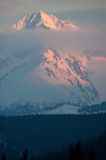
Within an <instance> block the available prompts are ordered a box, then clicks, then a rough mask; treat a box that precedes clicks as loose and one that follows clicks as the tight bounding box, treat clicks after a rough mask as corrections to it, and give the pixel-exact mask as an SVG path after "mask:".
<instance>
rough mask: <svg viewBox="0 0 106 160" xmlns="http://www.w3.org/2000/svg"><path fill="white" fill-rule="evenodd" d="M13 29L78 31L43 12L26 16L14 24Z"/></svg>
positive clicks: (65, 22) (70, 23)
mask: <svg viewBox="0 0 106 160" xmlns="http://www.w3.org/2000/svg"><path fill="white" fill-rule="evenodd" d="M13 28H14V29H16V30H22V29H35V28H45V29H50V30H55V31H60V30H71V31H77V30H78V29H79V27H78V26H77V25H75V24H73V23H72V22H70V21H67V20H66V21H63V20H59V19H58V18H57V17H55V16H53V15H49V14H47V13H45V12H43V11H39V12H34V13H30V14H28V15H26V16H25V17H24V18H23V19H21V20H19V22H18V23H17V24H14V25H13Z"/></svg>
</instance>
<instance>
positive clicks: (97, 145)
mask: <svg viewBox="0 0 106 160" xmlns="http://www.w3.org/2000/svg"><path fill="white" fill-rule="evenodd" d="M0 158H1V160H9V159H8V158H7V156H6V154H5V153H3V154H2V155H1V157H0ZM17 158H18V159H14V160H106V132H105V133H104V134H103V135H102V136H100V137H99V138H95V139H93V140H91V141H89V142H87V143H86V144H83V143H81V142H76V143H73V144H72V145H71V146H70V147H69V146H68V147H67V148H66V149H63V150H62V151H59V152H58V151H57V152H49V153H48V154H47V155H45V156H38V157H36V156H32V157H31V155H30V151H28V149H25V150H24V151H23V152H22V153H21V155H20V156H19V157H17ZM11 160H12V159H11Z"/></svg>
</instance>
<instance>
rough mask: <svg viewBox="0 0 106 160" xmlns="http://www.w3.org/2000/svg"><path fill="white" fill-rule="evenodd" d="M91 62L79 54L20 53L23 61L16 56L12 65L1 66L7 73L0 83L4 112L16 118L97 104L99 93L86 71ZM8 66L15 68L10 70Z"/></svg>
mask: <svg viewBox="0 0 106 160" xmlns="http://www.w3.org/2000/svg"><path fill="white" fill-rule="evenodd" d="M17 54H18V53H17ZM19 60H20V61H19ZM7 61H8V60H7ZM15 62H17V63H15ZM88 62H89V58H88V57H87V56H84V55H82V54H80V53H70V54H68V53H67V52H66V53H64V52H62V51H57V50H53V49H46V50H45V51H39V52H38V53H37V52H32V53H30V52H29V53H27V54H24V55H23V53H21V55H20V58H19V57H17V55H16V56H14V57H13V62H12V63H13V65H12V64H11V63H9V62H7V63H6V65H5V64H3V66H4V67H1V68H3V69H4V68H5V72H4V73H5V74H3V70H2V69H1V73H2V75H3V77H1V82H0V88H1V93H2V94H1V95H0V105H2V106H5V107H4V108H1V109H2V110H3V113H5V109H6V113H8V114H12V113H13V114H15V115H17V114H19V115H20V114H36V113H42V112H43V113H44V111H49V110H51V109H55V111H56V110H57V111H58V112H60V111H59V110H60V109H59V110H58V109H56V108H58V107H60V106H62V107H60V108H62V110H61V112H63V113H65V107H66V108H67V109H66V112H67V111H68V110H70V112H74V111H73V108H74V107H76V106H77V107H76V109H75V112H77V108H81V107H83V106H85V105H92V104H95V103H98V93H97V91H96V89H95V88H94V86H93V84H92V83H91V81H90V79H89V75H88V72H87V63H88ZM7 64H10V66H12V67H10V68H11V69H10V70H8V68H9V66H8V65H7ZM17 102H18V104H17ZM26 104H28V105H26ZM67 105H68V106H67ZM7 106H8V107H9V106H11V107H9V108H7ZM7 111H8V112H7ZM45 113H46V112H45Z"/></svg>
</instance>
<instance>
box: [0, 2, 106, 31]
mask: <svg viewBox="0 0 106 160" xmlns="http://www.w3.org/2000/svg"><path fill="white" fill-rule="evenodd" d="M36 10H43V11H46V12H49V13H53V14H55V15H56V16H58V17H60V18H63V19H69V20H72V21H74V22H75V23H78V24H79V25H81V26H85V27H93V28H94V27H96V28H97V29H100V30H104V29H105V28H106V20H105V18H106V17H105V15H106V0H0V28H3V27H6V26H9V25H11V24H13V23H16V22H17V21H18V20H19V19H21V18H22V17H23V16H25V15H26V14H28V13H29V12H33V11H36Z"/></svg>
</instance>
